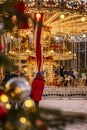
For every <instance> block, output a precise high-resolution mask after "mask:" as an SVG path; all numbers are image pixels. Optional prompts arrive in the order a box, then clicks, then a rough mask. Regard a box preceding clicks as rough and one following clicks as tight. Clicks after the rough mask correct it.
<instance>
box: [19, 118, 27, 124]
mask: <svg viewBox="0 0 87 130" xmlns="http://www.w3.org/2000/svg"><path fill="white" fill-rule="evenodd" d="M19 120H20V122H21V123H23V124H26V122H27V119H26V118H25V117H20V119H19Z"/></svg>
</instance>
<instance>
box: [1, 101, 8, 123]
mask: <svg viewBox="0 0 87 130" xmlns="http://www.w3.org/2000/svg"><path fill="white" fill-rule="evenodd" d="M7 113H8V110H7V109H6V108H5V106H4V105H3V104H1V103H0V121H4V120H5V119H6V116H7Z"/></svg>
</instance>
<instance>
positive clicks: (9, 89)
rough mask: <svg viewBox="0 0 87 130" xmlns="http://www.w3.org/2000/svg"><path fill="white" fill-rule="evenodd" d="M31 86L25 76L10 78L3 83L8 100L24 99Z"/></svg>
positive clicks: (18, 100) (17, 100)
mask: <svg viewBox="0 0 87 130" xmlns="http://www.w3.org/2000/svg"><path fill="white" fill-rule="evenodd" d="M30 90H31V87H30V85H29V83H28V81H27V80H26V79H25V78H20V77H16V78H12V79H10V80H9V81H8V82H7V83H6V85H5V91H6V94H7V95H8V97H9V98H10V100H12V101H14V102H20V101H24V100H25V99H26V98H27V97H28V96H29V94H30Z"/></svg>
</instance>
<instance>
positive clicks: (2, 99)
mask: <svg viewBox="0 0 87 130" xmlns="http://www.w3.org/2000/svg"><path fill="white" fill-rule="evenodd" d="M0 99H1V102H3V103H6V102H8V97H7V95H5V94H2V95H1V98H0Z"/></svg>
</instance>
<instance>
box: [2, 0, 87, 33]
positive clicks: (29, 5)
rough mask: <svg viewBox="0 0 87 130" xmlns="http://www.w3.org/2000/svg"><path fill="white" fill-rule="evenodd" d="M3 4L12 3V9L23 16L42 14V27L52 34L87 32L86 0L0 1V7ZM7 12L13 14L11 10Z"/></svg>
mask: <svg viewBox="0 0 87 130" xmlns="http://www.w3.org/2000/svg"><path fill="white" fill-rule="evenodd" d="M16 2H18V4H16ZM5 3H6V4H7V3H8V4H10V3H12V7H16V9H17V11H18V10H19V11H22V13H25V14H32V13H34V12H44V25H45V26H48V27H49V26H50V27H51V29H52V30H51V31H52V33H57V34H61V33H62V34H64V35H65V34H76V33H77V34H78V33H85V32H87V1H86V0H15V1H14V0H0V5H4V4H5ZM23 3H24V5H23ZM13 4H15V5H16V6H13ZM18 6H19V7H18ZM0 8H1V7H0ZM5 8H6V6H5V7H4V10H5V14H6V11H7V9H5ZM1 11H2V10H0V14H1V13H2V12H1ZM8 12H10V13H13V14H15V13H14V11H12V10H10V11H8ZM8 12H7V13H8ZM19 18H20V17H19Z"/></svg>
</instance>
